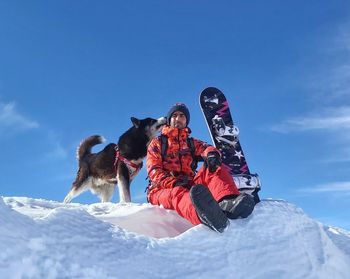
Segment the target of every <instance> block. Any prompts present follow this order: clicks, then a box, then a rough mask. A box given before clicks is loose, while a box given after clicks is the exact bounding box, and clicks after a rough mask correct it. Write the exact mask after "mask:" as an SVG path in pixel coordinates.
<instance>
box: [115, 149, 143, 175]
mask: <svg viewBox="0 0 350 279" xmlns="http://www.w3.org/2000/svg"><path fill="white" fill-rule="evenodd" d="M118 161H122V162H123V163H124V164H125V165H126V167H127V168H128V170H129V175H130V180H131V179H133V178H134V176H135V175H136V174H137V173H138V172H139V170H140V169H141V168H142V165H143V164H142V162H141V163H140V164H136V163H134V162H131V161H130V160H128V159H126V158H125V157H124V156H123V155H122V154H120V150H119V148H118V146H116V147H115V162H114V167H115V170H116V171H117V164H118Z"/></svg>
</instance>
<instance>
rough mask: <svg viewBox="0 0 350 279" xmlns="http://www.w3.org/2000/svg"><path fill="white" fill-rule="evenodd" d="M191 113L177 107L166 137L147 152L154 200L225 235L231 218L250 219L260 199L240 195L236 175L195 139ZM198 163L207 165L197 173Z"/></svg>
mask: <svg viewBox="0 0 350 279" xmlns="http://www.w3.org/2000/svg"><path fill="white" fill-rule="evenodd" d="M189 121H190V113H189V110H188V108H187V107H186V105H185V104H183V103H177V104H175V105H174V106H172V107H171V108H170V110H169V112H168V114H167V125H166V126H164V128H163V130H162V133H161V136H159V137H158V138H155V139H153V140H152V141H151V143H150V144H149V146H148V150H147V161H146V165H147V172H148V176H149V178H150V185H149V187H148V191H147V198H148V201H149V202H150V203H151V204H153V205H162V206H163V207H164V208H166V209H172V210H176V212H177V213H178V214H179V215H180V216H182V217H183V218H185V219H187V220H188V221H190V222H191V223H192V224H194V225H198V224H201V223H202V224H204V225H206V226H208V227H210V228H211V229H213V230H215V231H218V232H222V231H224V229H225V228H226V227H227V225H228V224H229V221H228V218H229V219H236V218H245V217H247V216H249V215H250V214H251V212H252V211H253V209H254V205H255V203H254V199H253V198H252V197H251V196H250V195H248V194H240V193H239V191H238V189H237V187H236V185H235V183H234V181H233V178H232V176H231V175H230V173H229V172H228V170H227V169H226V168H225V167H224V166H223V165H222V161H221V154H220V152H219V151H218V150H217V149H216V148H215V147H213V146H211V145H209V144H207V143H204V142H202V141H200V140H198V139H194V138H190V133H191V130H190V128H188V123H189ZM196 158H201V159H203V160H204V163H203V165H202V167H201V168H200V169H199V170H198V172H196V169H195V168H196V167H197V166H196V164H195V162H194V161H196Z"/></svg>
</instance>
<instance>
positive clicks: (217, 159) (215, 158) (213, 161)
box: [204, 151, 222, 172]
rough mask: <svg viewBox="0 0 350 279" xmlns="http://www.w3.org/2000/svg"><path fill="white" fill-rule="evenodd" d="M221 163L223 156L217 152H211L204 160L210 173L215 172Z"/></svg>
mask: <svg viewBox="0 0 350 279" xmlns="http://www.w3.org/2000/svg"><path fill="white" fill-rule="evenodd" d="M221 163H222V160H221V156H220V154H219V152H217V151H210V152H209V153H208V155H207V157H206V158H205V160H204V164H205V167H207V168H208V170H209V172H215V171H216V170H217V168H218V167H220V166H221Z"/></svg>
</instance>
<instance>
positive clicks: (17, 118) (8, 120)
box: [0, 102, 39, 133]
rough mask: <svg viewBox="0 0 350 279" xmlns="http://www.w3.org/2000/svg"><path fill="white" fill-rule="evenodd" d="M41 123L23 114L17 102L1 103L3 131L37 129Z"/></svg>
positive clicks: (1, 129)
mask: <svg viewBox="0 0 350 279" xmlns="http://www.w3.org/2000/svg"><path fill="white" fill-rule="evenodd" d="M38 127H39V123H38V122H36V121H33V120H31V119H29V118H26V117H25V116H23V115H21V114H20V113H19V112H18V111H17V110H16V106H15V103H13V102H12V103H8V104H4V103H0V131H1V132H2V133H6V132H7V133H14V132H20V131H25V130H31V129H36V128H38Z"/></svg>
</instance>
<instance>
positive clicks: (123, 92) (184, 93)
mask: <svg viewBox="0 0 350 279" xmlns="http://www.w3.org/2000/svg"><path fill="white" fill-rule="evenodd" d="M349 30H350V2H349V1H306V2H305V1H160V0H159V1H99V2H97V1H49V2H48V1H1V2H0V40H1V41H0V146H1V147H2V148H1V156H0V195H2V196H27V197H33V198H44V199H49V200H58V201H61V200H63V198H64V196H65V195H66V193H67V192H68V190H69V189H70V185H71V182H72V181H73V179H74V177H75V173H76V170H77V162H76V159H75V151H76V148H77V146H78V144H79V142H80V141H81V140H82V139H83V138H85V137H87V136H89V135H92V134H96V133H97V134H101V135H103V136H104V137H105V138H107V140H108V141H110V142H116V141H117V139H118V137H119V136H120V135H121V133H123V132H124V131H125V130H126V129H127V128H129V127H130V125H131V122H130V117H131V116H135V117H139V118H143V117H148V116H151V117H159V116H163V115H165V114H166V112H167V110H168V108H169V107H170V106H171V105H172V104H174V103H175V102H178V101H181V102H185V103H186V104H187V105H188V106H189V108H190V111H191V123H190V127H191V128H192V130H193V136H195V137H197V138H200V139H202V140H205V141H208V142H210V137H209V134H208V131H207V128H206V126H205V123H204V121H203V117H202V114H201V112H200V109H199V106H198V95H199V93H200V91H201V90H203V89H204V88H205V87H207V86H216V87H218V88H220V89H221V90H222V91H224V92H225V93H226V95H227V98H228V101H229V103H230V107H231V111H232V113H233V116H234V118H235V120H236V124H237V125H238V126H239V128H240V131H241V136H240V137H241V144H242V147H243V149H244V152H245V155H246V158H247V161H248V163H249V166H250V169H251V170H252V171H254V172H257V173H259V174H260V176H261V180H262V183H263V188H262V191H261V197H262V198H274V199H277V198H281V199H285V200H288V201H290V202H292V203H295V204H297V205H298V206H300V207H302V208H303V210H304V211H305V212H306V213H307V214H308V215H309V216H311V217H313V218H316V219H318V220H320V221H321V222H323V223H325V224H328V225H334V226H339V227H342V228H345V229H348V230H350V221H349V212H350V210H349V207H350V144H349V143H350V31H349ZM101 148H102V146H101V147H96V148H95V149H94V151H98V150H100V149H101ZM145 178H146V173H145V170H144V169H143V170H142V172H141V173H140V175H139V176H138V177H137V178H136V179H135V181H134V183H133V187H132V195H133V197H134V201H135V202H145V194H144V188H145V187H146V184H147V182H146V181H145ZM75 201H76V202H81V203H93V202H97V201H98V199H97V197H96V196H94V195H92V194H91V193H84V194H83V195H81V196H80V197H78V198H77V199H75ZM113 201H114V202H117V201H118V194H115V196H114V198H113Z"/></svg>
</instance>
